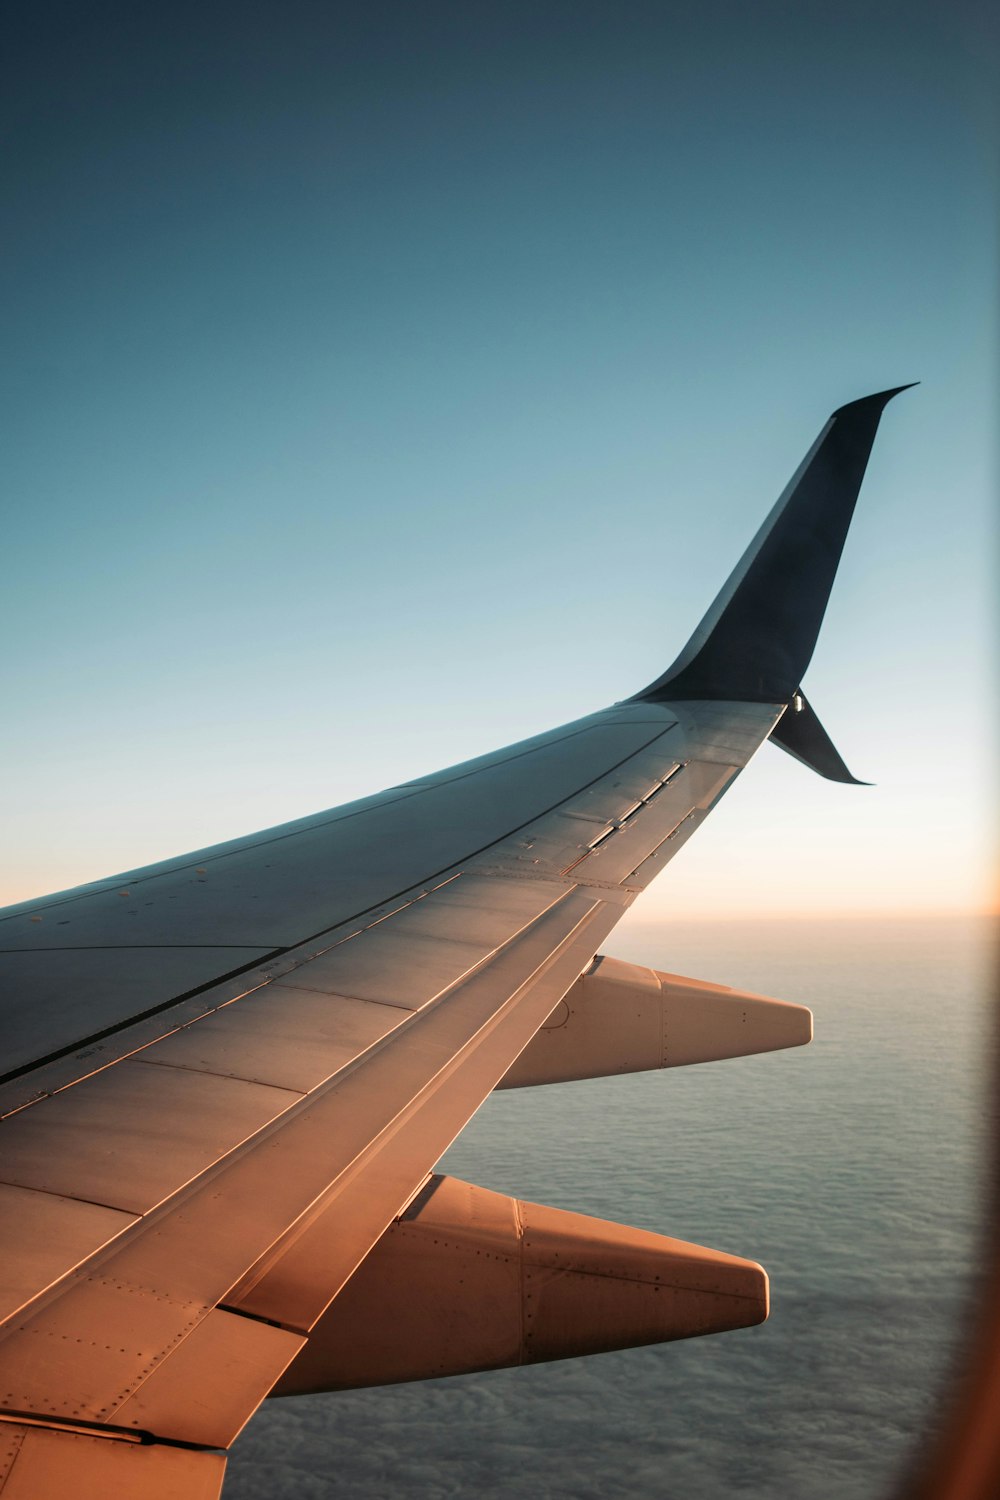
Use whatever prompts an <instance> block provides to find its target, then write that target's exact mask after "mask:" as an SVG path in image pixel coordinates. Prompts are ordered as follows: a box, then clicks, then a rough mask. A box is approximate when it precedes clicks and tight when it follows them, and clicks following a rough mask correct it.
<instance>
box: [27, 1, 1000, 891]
mask: <svg viewBox="0 0 1000 1500" xmlns="http://www.w3.org/2000/svg"><path fill="white" fill-rule="evenodd" d="M8 30H9V33H10V37H9V40H8V44H7V46H6V47H5V49H4V51H5V63H4V69H5V72H6V75H7V76H6V77H5V78H3V79H2V80H0V82H2V84H3V87H2V89H0V97H2V99H3V104H2V106H0V108H2V112H3V114H4V116H5V119H4V131H5V138H6V139H7V140H8V142H10V143H11V149H10V151H9V155H8V163H7V178H8V190H7V193H6V209H5V219H6V223H5V226H4V244H5V247H6V248H5V262H6V268H7V274H6V276H5V277H4V285H5V291H6V307H5V312H4V329H5V335H4V339H3V341H2V353H0V361H2V363H0V372H2V376H0V378H2V381H3V387H4V401H3V411H4V417H3V425H4V428H5V433H4V448H5V452H6V454H7V482H6V484H5V486H4V489H5V494H6V501H5V516H4V542H5V546H4V555H5V581H6V585H7V586H6V589H5V590H4V597H3V602H2V604H0V609H2V612H3V626H4V634H5V639H6V641H7V643H8V649H7V651H6V652H5V653H4V657H3V663H2V667H0V672H2V691H3V702H4V704H5V706H6V713H5V715H4V719H5V733H4V750H3V767H4V772H5V774H4V777H3V785H2V788H0V829H2V830H3V839H2V842H3V846H4V851H5V859H4V866H5V868H4V871H3V875H2V878H0V900H7V901H14V900H17V899H22V898H24V897H27V896H30V895H33V894H37V893H41V892H43V891H46V890H49V889H54V888H58V887H62V886H66V885H70V884H73V883H76V882H78V881H81V880H84V879H89V878H94V877H98V876H101V875H104V874H109V873H111V872H113V871H114V870H116V869H123V868H128V867H129V866H132V865H135V864H139V863H142V862H146V861H148V860H152V859H156V858H160V857H162V856H165V855H167V854H170V853H175V852H180V851H182V850H183V849H185V848H191V847H197V846H199V845H203V844H205V843H209V842H213V841H215V840H217V839H223V838H226V837H229V836H232V835H234V834H239V833H243V832H247V831H249V830H250V829H252V828H254V827H264V826H267V825H269V824H271V823H275V822H279V821H282V820H283V819H286V818H289V817H293V816H297V815H299V814H303V813H307V812H310V811H313V810H315V809H316V808H319V807H323V806H328V805H331V804H334V803H337V802H341V801H345V800H348V799H349V798H351V797H353V796H356V795H360V794H362V793H364V792H368V791H373V790H377V789H378V788H379V787H381V786H383V785H386V784H389V783H391V782H393V781H396V780H400V779H406V778H409V777H410V776H413V775H415V774H417V773H419V772H421V771H424V770H428V769H433V768H436V767H437V766H439V765H443V764H447V763H449V762H452V761H456V760H461V759H464V758H466V757H467V756H470V755H474V754H477V753H480V752H482V751H483V750H486V749H489V748H492V747H493V746H494V745H496V744H498V743H504V742H507V741H510V740H513V739H517V738H520V737H522V736H524V735H526V734H530V733H533V732H535V731H537V730H540V729H543V728H547V727H549V726H550V725H552V724H555V723H558V722H560V721H562V720H565V719H568V718H572V717H575V716H577V715H579V714H581V713H585V712H588V711H590V710H591V709H594V708H597V707H600V706H602V705H603V704H605V703H607V702H609V701H611V700H613V699H615V698H618V697H621V696H624V695H626V694H627V693H629V692H632V691H634V690H635V689H637V688H638V687H641V686H642V685H644V684H645V683H646V682H648V681H649V680H650V679H651V678H652V677H654V676H655V675H656V674H657V673H658V672H659V671H660V670H661V669H662V667H663V666H664V665H665V664H666V663H667V662H668V661H669V660H671V659H672V658H673V656H674V655H675V654H676V651H677V650H678V649H679V647H680V646H681V645H682V644H683V642H684V640H685V639H686V638H687V636H688V634H689V633H690V630H691V629H692V628H693V626H694V624H695V623H696V621H697V619H698V618H699V617H700V615H701V613H702V612H703V610H704V608H705V607H706V605H707V604H708V602H709V601H710V599H711V598H712V596H713V595H714V593H715V591H716V589H717V588H718V586H719V584H720V583H721V582H722V580H723V578H724V577H725V575H726V574H727V572H728V571H729V568H730V567H731V565H732V563H733V562H734V561H735V560H736V558H737V556H738V555H739V553H740V552H741V550H742V548H743V546H744V545H745V542H746V541H747V540H748V538H749V537H750V535H752V533H753V531H754V530H755V529H756V527H757V525H758V523H759V521H760V519H761V518H762V516H763V515H764V514H765V512H766V511H767V509H768V508H769V507H770V505H771V504H772V502H773V500H774V498H775V497H776V495H777V494H778V492H779V491H780V489H781V488H782V486H783V485H784V483H785V481H786V479H787V478H788V476H789V475H790V474H791V472H792V470H793V469H794V468H795V466H796V464H797V463H798V461H799V459H800V457H801V456H802V453H803V452H804V451H805V449H806V448H807V447H808V445H809V444H810V443H811V441H812V439H813V437H814V436H815V434H816V432H817V431H818V429H819V427H820V426H821V424H822V422H823V420H824V419H825V417H826V416H827V414H828V412H829V411H830V410H832V409H833V408H834V407H836V406H838V405H840V404H841V403H842V402H844V401H847V400H850V399H851V398H853V397H855V396H858V395H862V394H865V393H867V392H868V391H871V390H877V389H881V388H883V387H885V386H888V385H896V384H900V383H903V382H906V381H909V380H920V381H921V382H922V384H921V385H920V386H919V387H918V388H917V389H916V390H914V391H911V392H907V393H906V394H905V395H904V396H902V397H900V398H899V400H898V401H896V402H894V403H893V405H892V406H891V407H890V408H889V409H888V411H887V413H886V416H885V418H884V420H883V425H882V429H881V431H880V434H879V437H878V439H877V442H876V448H875V453H874V455H873V459H872V463H871V465H870V467H869V474H868V478H867V480H866V484H865V487H864V489H863V491H862V498H861V503H860V506H859V510H858V514H857V518H856V521H855V524H854V527H853V529H852V533H851V536H850V538H849V540H848V546H847V551H846V553H845V558H844V562H843V565H842V569H841V575H840V577H839V579H838V582H837V585H836V588H835V592H834V596H833V600H832V602H831V606H830V609H829V612H828V615H827V620H826V624H825V626H824V631H823V634H822V635H821V638H820V644H819V647H818V649H817V653H816V657H815V659H814V662H813V665H812V667H811V668H810V671H809V674H808V676H807V678H806V688H807V691H808V692H809V696H810V699H811V701H812V702H813V704H814V705H815V707H816V708H817V711H818V712H819V714H820V717H821V718H822V719H823V721H824V723H825V724H826V725H827V728H828V729H829V731H830V733H831V735H832V737H833V739H834V741H835V742H836V743H837V744H838V746H839V748H840V749H841V750H842V752H843V754H844V756H845V758H846V759H847V761H848V764H849V765H850V766H851V768H852V770H854V772H855V774H857V775H859V776H862V777H865V778H866V779H871V780H873V781H875V782H876V783H877V786H876V787H875V788H873V789H864V788H860V789H854V788H842V787H834V786H831V785H829V784H827V783H824V782H822V781H820V780H819V779H818V778H815V777H810V776H809V774H808V773H807V772H805V771H804V770H803V769H802V768H800V767H799V766H798V765H796V764H795V763H793V762H792V761H790V760H789V759H788V758H787V757H785V756H783V755H781V754H780V753H779V752H778V751H776V750H774V749H773V748H771V747H765V748H764V750H763V751H762V752H761V755H760V757H759V758H758V760H757V761H755V762H754V764H753V766H752V767H751V768H750V770H749V771H748V773H747V774H746V776H744V777H743V778H741V781H740V782H739V783H738V784H737V787H736V788H735V789H734V791H733V792H732V793H731V794H730V796H729V797H728V798H727V800H726V803H725V804H724V805H723V807H722V808H720V810H719V811H718V812H717V814H716V816H715V817H714V818H713V819H711V820H710V822H709V823H708V824H707V825H706V827H705V829H703V830H702V832H701V833H700V834H699V838H698V839H697V840H695V841H694V842H693V843H692V844H691V845H690V846H689V847H688V848H687V849H686V850H685V851H684V852H683V854H682V855H681V856H680V857H679V860H678V862H677V864H676V865H674V866H672V867H671V869H670V871H669V872H668V874H667V875H665V876H664V877H663V878H662V879H661V880H660V881H659V882H658V884H657V886H656V887H655V888H654V889H653V891H651V892H650V893H649V894H648V895H647V896H646V897H645V898H644V902H643V904H642V906H641V914H642V915H643V916H644V917H646V918H650V917H656V916H658V915H661V914H664V915H665V914H668V913H672V914H677V915H680V916H684V917H694V916H697V915H699V914H702V913H708V912H711V913H713V914H716V913H718V912H720V911H734V912H735V911H744V912H748V913H753V912H757V911H760V912H764V911H786V910H787V911H802V912H806V911H841V910H845V911H846V910H850V911H856V910H885V909H897V908H899V909H934V908H962V907H970V906H971V907H976V906H981V905H983V904H984V902H985V901H986V900H987V899H988V892H987V885H986V882H987V878H988V866H989V864H990V860H991V856H992V854H993V848H992V845H991V837H992V835H991V830H992V828H993V826H994V820H995V803H994V801H993V781H994V777H993V774H992V767H993V761H994V759H995V733H994V723H995V721H994V715H993V709H992V699H993V687H992V684H993V678H994V675H995V655H994V654H993V650H992V638H993V635H994V633H995V619H994V612H993V607H992V603H991V591H992V589H993V585H994V559H993V553H994V549H995V531H994V518H993V512H992V492H993V488H994V484H995V467H996V466H995V444H994V435H993V433H994V419H995V410H996V398H997V379H996V361H995V346H996V331H997V327H996V324H997V319H996V291H995V271H996V263H997V259H996V250H997V244H996V224H997V213H996V209H997V191H996V189H997V182H996V177H997V168H996V154H995V145H994V143H995V139H996V135H997V124H998V122H997V119H996V111H995V105H994V103H993V99H992V80H993V78H994V76H995V59H996V50H997V49H996V22H995V20H994V19H993V18H992V17H991V13H990V9H989V8H988V7H987V6H986V5H985V4H982V5H980V4H959V5H957V6H953V7H949V8H948V9H947V10H945V8H944V7H940V6H937V5H929V4H925V5H913V4H907V5H902V4H898V5H897V4H885V5H876V6H871V5H860V4H855V3H853V0H848V3H846V4H844V5H841V6H839V7H837V8H836V10H835V11H834V10H831V9H830V8H829V7H825V6H819V5H814V4H795V5H792V4H778V3H775V0H763V3H761V4H759V5H755V6H752V7H746V6H735V5H720V4H706V5H704V6H701V7H698V8H697V9H696V10H693V11H692V14H690V15H688V14H682V12H681V11H680V9H679V8H678V9H676V10H675V8H674V7H672V6H669V5H667V6H664V5H662V4H658V5H646V4H635V5H629V6H625V7H618V6H611V5H587V4H574V5H558V4H542V5H540V6H538V5H536V6H532V7H524V6H519V5H516V4H514V5H510V6H505V7H503V8H502V9H501V8H500V7H495V6H486V5H479V4H467V5H461V6H459V5H433V4H431V5H426V6H402V5H392V6H389V5H379V4H373V5H370V6H366V7H364V8H361V7H349V8H348V7H340V6H337V5H332V6H331V5H318V4H317V5H309V4H301V3H299V4H286V5H282V6H281V7H278V6H271V5H259V6H255V7H254V6H245V5H243V6H238V7H237V6H232V7H230V6H226V5H218V6H213V7H207V8H205V7H185V6H183V5H181V6H177V7H171V8H170V10H169V12H168V11H166V10H157V11H156V12H155V13H154V11H153V9H152V8H151V7H134V6H125V5H122V6H110V5H97V6H93V7H88V8H83V7H77V6H54V5H46V4H44V3H42V4H39V5H36V6H33V7H31V9H30V11H27V10H25V11H23V12H22V13H21V14H20V15H19V16H12V17H11V18H9V26H8Z"/></svg>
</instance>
